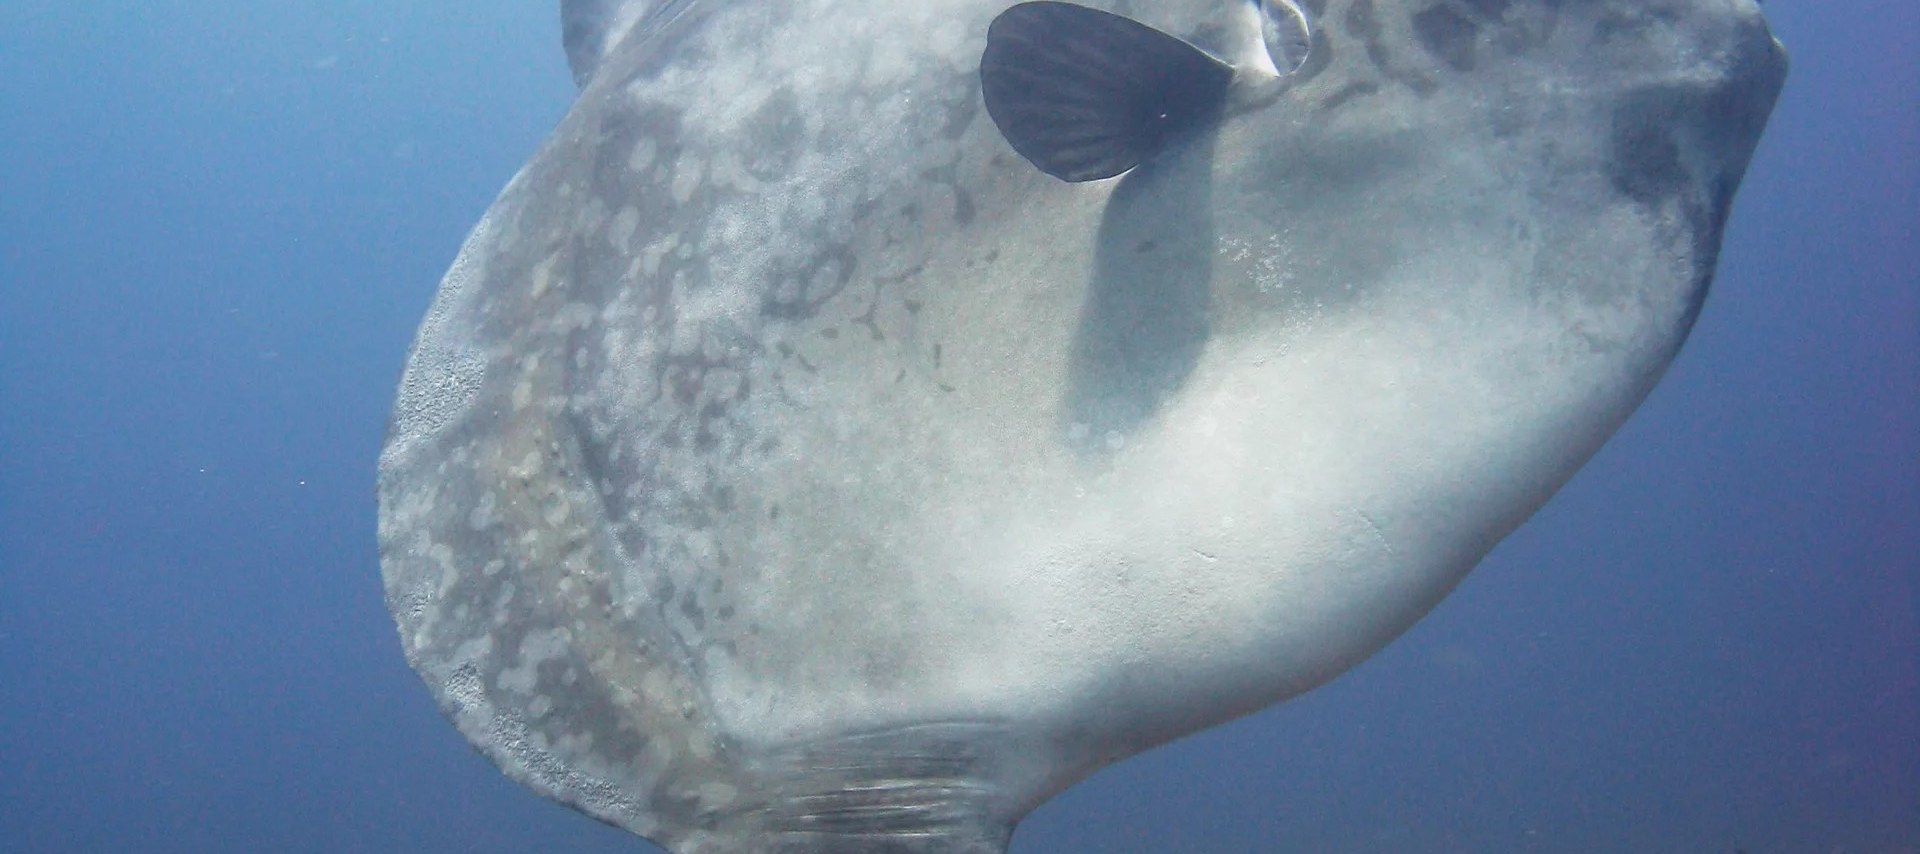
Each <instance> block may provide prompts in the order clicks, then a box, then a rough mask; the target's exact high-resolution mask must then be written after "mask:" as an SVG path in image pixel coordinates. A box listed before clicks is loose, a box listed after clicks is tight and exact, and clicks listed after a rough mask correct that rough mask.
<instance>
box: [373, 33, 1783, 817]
mask: <svg viewBox="0 0 1920 854" xmlns="http://www.w3.org/2000/svg"><path fill="white" fill-rule="evenodd" d="M562 12H563V21H564V23H565V27H564V32H565V36H566V42H567V44H566V48H567V56H568V59H569V62H570V64H571V67H572V69H573V71H574V75H575V78H576V80H577V81H578V82H579V84H580V92H579V95H578V98H577V100H576V101H575V103H574V104H573V106H572V109H571V110H570V111H569V113H568V114H567V115H566V117H565V119H563V120H562V121H561V123H560V125H559V127H558V128H557V129H556V130H555V131H554V133H553V135H552V137H551V138H550V139H549V140H548V141H547V142H546V143H545V145H544V146H542V148H541V149H540V151H539V153H538V154H537V155H536V156H535V157H534V158H533V159H532V160H531V161H530V162H529V163H528V164H527V165H526V166H525V168H524V169H522V170H521V172H520V173H519V174H518V175H516V176H515V177H514V178H513V180H512V181H511V182H510V183H509V184H508V185H507V187H506V189H505V191H504V192H503V193H502V194H501V196H500V198H499V200H498V201H497V202H495V204H494V205H493V206H492V208H491V209H490V210H488V212H487V213H486V215H485V216H484V217H483V218H482V219H481V221H480V223H479V224H478V225H477V226H476V227H475V228H474V230H473V233H472V235H471V237H470V238H469V239H468V240H467V242H466V245H465V246H464V248H463V249H462V250H461V252H460V254H459V257H458V259H457V260H456V261H455V262H454V264H453V267H452V269H451V270H450V271H449V272H448V273H447V276H446V278H445V280H444V281H443V283H442V284H441V287H440V290H439V293H438V296H437V297H436V299H435V300H434V303H433V306H432V308H431V309H430V311H429V312H428V314H427V317H426V319H425V321H424V323H423V324H422V326H421V329H420V333H419V337H418V339H417V341H416V342H415V344H414V348H413V350H412V353H411V355H410V358H409V361H408V365H407V368H406V372H405V374H404V377H403V379H402V381H401V385H400V390H399V398H398V401H397V403H396V405H395V409H394V414H393V420H392V425H391V429H390V432H389V436H388V440H387V444H386V447H385V449H384V451H383V453H382V456H381V459H380V477H379V498H380V541H381V555H382V567H383V571H384V576H385V582H386V594H387V601H388V603H389V605H390V607H391V609H392V611H393V614H394V617H395V620H396V621H397V623H398V626H399V632H400V637H401V641H402V645H403V647H404V649H405V651H406V654H407V656H408V658H409V660H410V661H411V662H412V664H413V666H414V668H415V669H416V670H417V671H418V672H419V674H420V675H421V677H422V678H423V679H424V680H425V681H426V683H427V685H428V686H429V688H430V689H431V690H432V692H433V694H434V696H435V697H436V699H437V700H438V702H439V704H440V706H441V707H442V709H444V711H445V712H446V714H447V715H448V717H449V718H451V720H452V721H453V722H454V723H455V724H456V725H457V726H458V727H459V729H460V731H461V732H462V733H464V734H465V735H466V737H467V738H468V739H469V740H471V741H472V742H473V743H474V744H475V745H477V746H478V747H479V749H480V750H481V751H482V752H484V753H485V754H486V755H487V756H489V757H490V758H492V760H493V761H494V762H496V763H497V764H498V765H499V766H500V768H501V769H502V770H503V771H505V772H506V773H507V774H508V775H509V776H510V777H512V778H513V779H515V780H518V781H520V782H522V783H524V784H526V785H528V786H530V787H532V788H533V789H535V790H537V791H539V792H540V793H542V794H544V795H546V796H548V797H551V798H554V799H557V800H559V801H562V802H565V803H567V804H570V805H572V806H574V807H577V808H578V809H580V810H582V811H584V812H586V813H588V814H590V815H592V816H594V817H596V818H599V819H601V820H604V821H607V822H610V823H612V824H615V825H618V826H620V827H623V828H626V829H628V830H631V831H633V832H634V833H638V834H641V835H643V836H646V837H648V838H650V839H652V840H654V841H656V842H658V843H659V844H661V845H663V846H665V847H667V848H668V849H670V850H673V851H675V852H681V854H690V853H691V852H734V851H811V850H818V851H839V852H862V851H979V852H995V851H1001V850H1004V848H1005V846H1006V843H1007V840H1008V838H1009V836H1010V834H1011V832H1012V828H1013V826H1014V824H1015V823H1016V822H1017V821H1018V820H1019V819H1020V818H1021V817H1022V816H1024V815H1026V814H1027V813H1028V812H1029V811H1030V810H1032V809H1033V808H1034V807H1035V806H1036V805H1038V804H1039V803H1041V802H1042V801H1043V800H1045V799H1046V798H1048V797H1049V796H1051V795H1053V794H1054V793H1056V792H1059V791H1060V790H1061V789H1063V788H1065V787H1066V786H1068V785H1071V784H1072V783H1073V782H1075V781H1076V780H1079V779H1081V778H1083V777H1084V776H1086V775H1087V774H1089V773H1091V772H1093V771H1094V770H1095V769H1098V768H1100V767H1101V766H1103V765H1106V764H1109V763H1112V762H1115V761H1117V760H1119V759H1122V758H1124V757H1126V756H1129V755H1131V754H1134V753H1137V752H1139V751H1141V750H1145V749H1147V748H1150V747H1152V746H1154V745H1157V744H1161V743H1164V742H1166V741H1168V740H1170V739H1173V738H1176V737H1178V736H1180V735H1182V734H1185V733H1189V732H1192V731H1194V730H1197V729H1200V728H1203V727H1207V726H1210V725H1213V724H1217V723H1220V722H1221V721H1224V720H1227V719H1230V718H1233V717H1235V716H1238V715H1241V714H1245V713H1247V712H1251V711H1253V710H1256V709H1259V708H1261V707H1264V706H1266V705H1269V704H1271V703H1274V702H1277V701H1280V700H1283V699H1285V698H1287V697H1290V696H1293V695H1296V694H1298V693H1300V692H1303V691H1306V690H1308V689H1310V688H1313V687H1314V686H1316V685H1319V684H1322V683H1324V682H1326V681H1327V680H1329V679H1331V678H1333V677H1334V676H1335V675H1337V674H1339V673H1341V672H1342V671H1344V670H1346V669H1347V668H1349V667H1351V666H1353V665H1354V664H1355V663H1356V662H1359V661H1360V660H1362V659H1364V658H1366V657H1367V656H1368V655H1370V654H1372V653H1373V652H1375V651H1376V650H1378V649H1380V648H1381V647H1382V646H1383V645H1385V644H1386V643H1387V642H1388V641H1390V640H1391V639H1393V638H1394V637H1395V636H1397V635H1399V634H1400V633H1401V632H1402V631H1404V630H1405V629H1406V628H1407V627H1408V626H1410V625H1411V624H1412V623H1413V622H1414V621H1416V620H1418V619H1419V618H1420V617H1421V616H1422V615H1423V614H1425V613H1427V611H1428V610H1430V609H1431V608H1433V607H1434V606H1435V605H1436V604H1437V603H1438V602H1439V601H1440V599H1441V598H1442V597H1444V596H1445V595H1446V594H1447V592H1448V591H1449V590H1451V589H1452V588H1453V587H1454V586H1455V585H1456V584H1458V583H1459V582H1460V580H1461V579H1462V577H1464V576H1465V574H1466V573H1467V572H1468V571H1469V570H1470V569H1471V568H1472V567H1473V565H1474V564H1475V563H1476V562H1477V561H1479V560H1480V558H1481V557H1482V556H1483V555H1485V554H1486V553H1487V551H1488V550H1489V549H1491V548H1492V547H1493V546H1494V544H1495V543H1497V542H1498V541H1499V540H1500V539H1501V538H1502V537H1504V536H1505V535H1506V534H1508V533H1509V532H1511V531H1512V530H1513V529H1514V528H1515V527H1516V526H1518V525H1519V524H1521V522H1523V521H1524V520H1525V519H1526V518H1527V517H1528V516H1529V515H1530V514H1531V513H1533V512H1534V511H1535V510H1536V509H1537V508H1539V507H1540V506H1541V504H1542V503H1543V502H1545V501H1546V500H1547V499H1548V497H1549V496H1551V495H1552V494H1553V492H1554V490H1555V489H1557V488H1558V487H1559V486H1560V485H1561V484H1562V483H1564V482H1565V481H1566V480H1567V479H1568V478H1569V477H1570V476H1571V475H1572V474H1573V472H1574V471H1575V470H1576V469H1577V468H1578V467H1579V466H1580V465H1581V464H1582V463H1583V462H1584V461H1585V460H1586V459H1587V458H1588V457H1589V456H1590V455H1592V454H1593V453H1594V451H1595V450H1596V449H1597V448H1598V447H1599V446H1600V444H1601V443H1602V442H1603V441H1605V439H1606V438H1607V437H1608V436H1609V435H1610V434H1611V433H1612V432H1613V431H1614V430H1615V429H1616V428H1618V427H1619V426H1620V424H1621V423H1622V421H1624V420H1625V419H1626V418H1627V416H1628V415H1629V413H1631V412H1632V410H1633V409H1634V407H1635V406H1636V405H1638V403H1639V402H1640V401H1641V399H1642V398H1644V397H1645V396H1646V394H1647V392H1648V391H1649V390H1650V389H1651V388H1652V386H1653V384H1654V383H1655V382H1656V381H1657V380H1658V379H1659V377H1660V375H1661V374H1662V372H1663V371H1664V370H1665V369H1666V367H1667V365H1668V363H1669V362H1670V361H1671V360H1672V359H1673V357H1674V356H1675V354H1676V352H1677V351H1678V350H1679V348H1680V346H1681V343H1682V341H1683V340H1684V339H1685V337H1686V335H1687V331H1688V329H1689V328H1690V327H1691V325H1692V324H1693V321H1694V319H1695V317H1696V316H1697V314H1698V312H1699V311H1700V308H1701V304H1702V301H1703V299H1704V298H1705V296H1706V293H1707V290H1708V286H1709V283H1710V282H1711V280H1712V278H1713V271H1714V266H1715V262H1716V258H1717V255H1718V252H1719V247H1720V241H1721V234H1722V231H1723V228H1724V226H1725V223H1726V219H1727V215H1728V211H1729V209H1730V207H1731V205H1732V202H1733V197H1734V192H1735V188H1736V187H1737V186H1738V184H1739V182H1740V179H1741V176H1742V174H1743V173H1744V171H1745V169H1746V166H1747V162H1748V159H1749V157H1750V155H1751V153H1752V151H1753V149H1754V146H1755V145H1756V144H1757V142H1758V139H1759V136H1760V133H1761V131H1762V128H1763V126H1764V125H1765V123H1766V119H1767V115H1768V113H1769V111H1770V110H1771V108H1772V105H1773V102H1774V99H1775V97H1776V96H1777V94H1778V92H1779V89H1780V87H1781V85H1782V82H1783V80H1784V77H1785V74H1786V62H1785V56H1784V53H1783V52H1782V50H1781V48H1780V46H1779V45H1778V44H1777V43H1776V41H1775V40H1774V39H1773V37H1772V36H1771V35H1770V33H1769V31H1768V29H1767V26H1766V24H1765V22H1764V21H1763V19H1762V17H1761V15H1760V11H1759V7H1758V6H1757V5H1755V4H1754V3H1753V2H1752V0H1580V2H1568V0H1257V1H1256V2H1249V0H1159V2H1137V0H1136V2H1127V0H1111V2H1089V3H1086V4H1082V5H1073V4H1065V3H1020V4H1012V3H1008V2H1005V0H997V1H996V0H917V2H910V3H903V2H896V0H786V2H779V3H755V2H738V0H735V2H720V0H568V2H565V3H563V4H562ZM1410 702H1414V701H1410Z"/></svg>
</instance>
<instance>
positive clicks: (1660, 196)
mask: <svg viewBox="0 0 1920 854" xmlns="http://www.w3.org/2000/svg"><path fill="white" fill-rule="evenodd" d="M1681 106H1682V105H1681V104H1680V103H1678V99H1674V98H1671V97H1660V96H1657V95H1656V96H1642V97H1638V98H1634V99H1632V100H1630V101H1628V102H1627V103H1626V104H1625V105H1622V106H1621V107H1619V108H1618V109H1616V110H1615V111H1614V114H1613V131H1612V139H1611V141H1610V142H1609V156H1608V159H1607V180H1608V181H1610V182H1611V183H1612V184H1613V189H1614V190H1615V191H1616V192H1618V193H1620V194H1621V195H1623V196H1626V197H1627V198H1629V199H1632V200H1634V201H1635V202H1637V203H1639V204H1641V205H1645V206H1647V207H1655V208H1657V207H1658V206H1659V205H1660V203H1661V202H1662V201H1664V200H1666V199H1668V198H1670V197H1673V196H1675V195H1678V194H1679V193H1681V192H1683V191H1685V190H1686V189H1687V186H1688V183H1689V176H1688V174H1687V169H1686V166H1685V165H1684V164H1682V163H1681V162H1680V144H1679V142H1678V141H1676V140H1675V139H1674V138H1673V131H1672V128H1673V127H1674V126H1675V124H1674V121H1675V116H1674V111H1675V110H1678V109H1680V108H1681Z"/></svg>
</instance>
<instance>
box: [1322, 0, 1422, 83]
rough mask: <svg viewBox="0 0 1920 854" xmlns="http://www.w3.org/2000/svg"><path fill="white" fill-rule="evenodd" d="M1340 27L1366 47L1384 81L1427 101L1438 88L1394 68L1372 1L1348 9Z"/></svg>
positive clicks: (1359, 0)
mask: <svg viewBox="0 0 1920 854" xmlns="http://www.w3.org/2000/svg"><path fill="white" fill-rule="evenodd" d="M1343 23H1344V24H1345V25H1346V27H1347V32H1348V33H1350V34H1351V35H1353V36H1354V37H1355V38H1357V39H1359V40H1360V42H1361V43H1362V44H1364V45H1366V48H1367V60H1368V61H1370V62H1372V63H1373V67H1374V68H1375V69H1377V70H1379V72H1380V73H1381V74H1382V75H1384V76H1386V78H1387V79H1389V80H1392V81H1394V82H1396V83H1399V84H1401V85H1403V86H1406V87H1407V88H1408V89H1411V90H1413V93H1414V94H1415V95H1419V96H1420V97H1423V98H1424V97H1427V96H1429V95H1432V94H1433V93H1434V91H1435V90H1437V89H1438V88H1439V86H1438V85H1437V84H1435V83H1434V82H1433V81H1432V80H1429V79H1427V78H1426V76H1425V75H1423V74H1419V73H1416V72H1411V71H1402V70H1400V69H1398V68H1395V67H1394V64H1393V54H1392V52H1391V51H1389V50H1387V42H1386V33H1385V31H1384V30H1383V29H1381V26H1380V21H1379V19H1378V18H1376V17H1375V13H1374V8H1373V0H1355V2H1354V4H1353V5H1352V6H1349V7H1347V14H1346V16H1345V20H1344V21H1343Z"/></svg>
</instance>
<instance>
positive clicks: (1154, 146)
mask: <svg viewBox="0 0 1920 854" xmlns="http://www.w3.org/2000/svg"><path fill="white" fill-rule="evenodd" d="M1232 82H1233V68H1232V67H1231V66H1229V65H1227V64H1226V63H1223V62H1221V61H1219V60H1217V59H1215V58H1213V57H1212V56H1209V55H1207V53H1206V52H1204V51H1202V50H1200V49H1199V48H1197V47H1194V46H1193V45H1190V44H1188V43H1186V42H1184V41H1181V40H1180V39H1177V38H1174V37H1173V36H1170V35H1167V34H1166V33H1163V32H1161V31H1159V30H1156V29H1154V28H1152V27H1149V26H1147V25H1145V24H1142V23H1140V22H1138V21H1135V20H1133V19H1131V18H1125V17H1122V16H1120V15H1115V14H1113V13H1111V12H1103V11H1100V10H1098V9H1089V8H1087V7H1085V6H1076V5H1073V4H1071V3H1054V2H1036V3H1021V4H1019V5H1017V6H1014V7H1013V8H1011V9H1008V10H1006V11H1005V12H1002V13H1000V16H999V17H997V18H994V19H993V24H992V25H991V26H989V27H988V28H987V48H986V52H985V53H983V54H982V55H981V57H980V87H981V92H982V93H983V94H984V96H985V98H986V103H987V114H988V115H990V116H992V117H993V122H994V124H995V125H998V126H999V128H1000V133H1001V135H1002V136H1005V137H1006V138H1007V142H1008V143H1009V144H1011V145H1012V146H1013V150H1015V151H1018V152H1020V155H1021V156H1022V157H1025V158H1027V159H1028V160H1029V161H1032V162H1033V165H1035V166H1038V167H1039V168H1040V171H1042V172H1045V173H1047V174H1049V175H1052V176H1054V177H1056V178H1059V179H1060V180H1062V181H1076V182H1077V181H1093V180H1097V179H1100V178H1111V177H1113V176H1115V175H1118V174H1120V173H1122V172H1125V171H1127V170H1128V169H1132V168H1133V167H1135V166H1138V165H1140V163H1142V162H1144V161H1146V160H1148V159H1150V158H1152V157H1153V156H1154V155H1156V154H1158V153H1160V150H1161V149H1163V148H1165V147H1166V146H1167V143H1168V142H1170V141H1171V140H1172V139H1174V138H1175V137H1176V136H1177V135H1179V134H1180V133H1182V132H1184V131H1187V130H1191V129H1193V128H1195V127H1198V126H1200V125H1202V124H1204V123H1206V122H1208V121H1210V120H1212V118H1213V117H1214V116H1215V115H1216V114H1217V113H1218V111H1219V109H1220V106H1221V105H1222V104H1223V103H1225V101H1226V94H1227V87H1228V86H1229V85H1230V84H1231V83H1232Z"/></svg>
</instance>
